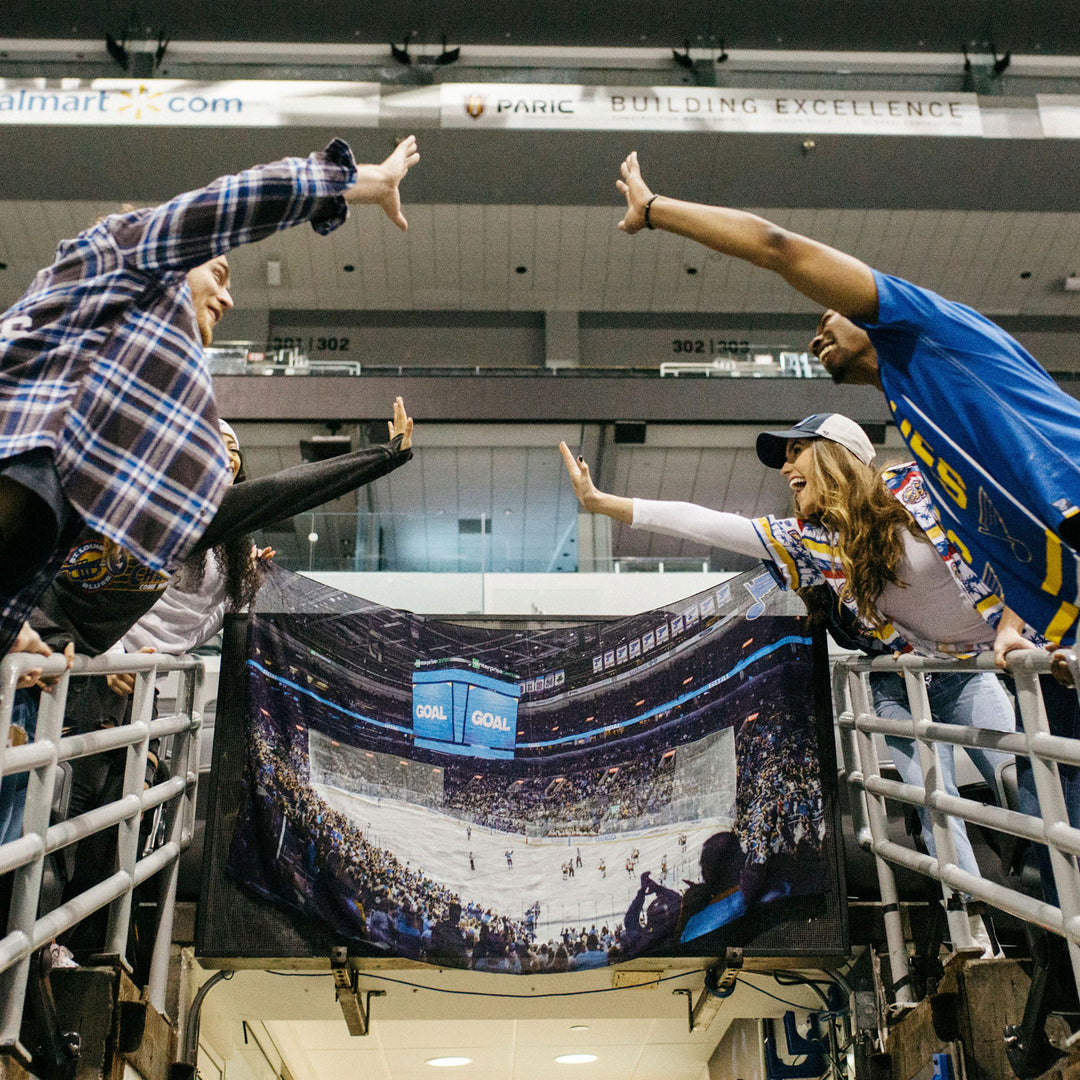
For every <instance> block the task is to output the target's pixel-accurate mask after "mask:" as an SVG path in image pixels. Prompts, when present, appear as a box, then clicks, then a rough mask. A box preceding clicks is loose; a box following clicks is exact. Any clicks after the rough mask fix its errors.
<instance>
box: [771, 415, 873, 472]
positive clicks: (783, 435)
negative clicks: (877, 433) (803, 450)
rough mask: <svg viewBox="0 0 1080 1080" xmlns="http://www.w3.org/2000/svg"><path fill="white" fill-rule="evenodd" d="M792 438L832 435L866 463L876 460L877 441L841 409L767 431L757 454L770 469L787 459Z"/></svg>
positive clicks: (821, 437)
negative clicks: (837, 411)
mask: <svg viewBox="0 0 1080 1080" xmlns="http://www.w3.org/2000/svg"><path fill="white" fill-rule="evenodd" d="M788 439H829V440H830V441H831V442H834V443H839V444H840V445H841V446H842V447H844V449H845V450H850V451H851V452H852V453H853V454H854V455H855V456H856V457H857V458H858V459H859V460H860V461H861V462H862V463H863V464H864V465H869V464H870V463H871V462H872V461H873V460H874V445H873V443H871V442H870V439H869V438H868V437H867V435H866V432H865V431H863V429H862V428H861V427H859V425H858V424H856V423H855V421H854V420H852V419H850V418H849V417H847V416H842V415H841V414H840V413H834V412H832V413H814V414H813V416H808V417H806V418H805V419H804V420H800V421H799V422H798V423H797V424H796V425H795V426H794V427H792V428H789V429H788V430H787V431H763V432H762V433H761V434H760V435H759V436H758V437H757V456H758V457H759V458H760V459H761V460H762V462H764V464H766V465H768V466H769V468H770V469H779V468H781V467H782V466H783V464H784V461H785V460H786V459H787V444H788Z"/></svg>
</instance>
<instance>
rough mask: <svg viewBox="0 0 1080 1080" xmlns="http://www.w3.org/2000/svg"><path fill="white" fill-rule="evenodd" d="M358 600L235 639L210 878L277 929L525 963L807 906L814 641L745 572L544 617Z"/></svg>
mask: <svg viewBox="0 0 1080 1080" xmlns="http://www.w3.org/2000/svg"><path fill="white" fill-rule="evenodd" d="M275 574H276V575H277V578H276V579H275V580H278V581H280V580H285V581H288V580H290V579H293V580H299V579H294V578H293V575H285V574H284V572H283V571H275ZM282 575H284V576H282ZM305 587H306V588H318V589H324V587H322V586H313V585H312V583H307V585H306V586H305ZM266 592H272V588H271V589H264V593H266ZM324 592H325V594H326V596H327V597H330V599H331V600H332V599H333V598H334V597H340V595H341V594H336V593H334V592H333V590H329V589H324ZM358 603H359V605H360V608H361V610H354V611H353V612H351V613H345V614H337V613H333V612H334V611H335V610H340V606H339V607H338V608H335V606H334V604H332V603H329V602H327V603H321V604H320V605H316V607H315V608H314V609H310V608H309V609H308V611H307V612H306V613H303V614H262V613H260V614H257V615H254V616H252V617H251V619H250V623H249V626H248V630H247V633H248V638H247V652H246V655H247V662H246V664H245V666H244V670H243V678H244V681H245V684H246V687H245V693H246V702H245V705H244V709H243V712H244V717H245V726H246V730H245V731H244V733H243V739H244V743H243V744H244V745H246V747H247V748H248V749H247V758H248V760H247V766H246V776H245V779H244V792H243V798H242V806H243V808H242V810H241V812H240V815H239V819H238V821H237V825H236V828H235V831H234V833H233V834H232V837H231V847H230V848H229V855H228V861H227V865H226V870H227V873H228V875H229V876H230V877H231V879H232V880H233V881H234V882H236V883H237V884H238V885H239V886H240V887H241V888H242V889H243V890H244V891H245V892H246V893H247V894H248V896H249V897H254V898H257V902H259V903H261V904H263V905H269V906H270V907H271V908H272V909H276V910H278V911H282V912H284V913H286V917H287V919H288V921H289V923H290V925H294V926H299V927H303V926H305V925H306V926H308V927H310V928H311V931H312V934H313V935H321V936H322V937H323V938H325V937H326V936H327V934H329V935H331V936H332V937H334V938H336V939H338V940H344V941H348V942H352V943H354V945H355V946H356V947H358V948H360V949H362V950H365V949H366V950H368V951H370V952H372V953H383V954H390V955H395V956H400V957H407V958H410V959H414V960H425V961H428V962H430V963H435V964H440V965H446V966H457V967H466V968H471V969H474V970H478V971H493V972H513V973H529V974H536V973H542V972H559V971H570V970H577V969H585V968H593V967H599V966H603V965H606V964H610V963H615V962H617V961H620V960H625V959H628V958H630V957H634V956H637V955H640V954H643V953H649V954H659V955H678V954H679V953H682V954H684V955H701V954H702V953H703V952H704V953H709V952H713V951H714V950H715V949H716V948H717V947H719V946H721V945H723V944H746V943H747V942H751V941H753V939H754V935H755V934H759V933H761V932H762V929H763V928H766V929H767V928H770V927H775V926H777V925H779V924H780V923H783V922H784V920H789V921H790V920H793V919H794V920H795V922H796V923H798V920H799V919H801V920H802V922H801V924H800V925H801V926H802V927H803V928H804V932H805V927H806V926H807V925H814V924H812V923H809V922H808V920H809V919H811V918H813V917H816V916H822V915H823V914H824V912H825V907H826V904H825V900H824V899H823V898H824V896H825V894H826V893H829V894H830V895H833V894H835V890H836V888H837V884H836V880H837V879H836V875H837V870H836V868H835V857H834V856H835V849H834V846H833V842H834V836H833V835H832V830H831V827H829V828H827V822H828V821H829V820H830V819H829V812H827V809H826V799H825V794H826V793H825V792H824V791H823V786H822V769H821V766H820V755H819V743H818V738H819V735H818V728H817V725H816V722H815V718H814V715H813V677H812V669H813V658H812V655H811V653H812V649H811V640H810V637H809V635H808V631H807V628H806V623H805V619H804V618H802V617H800V616H798V615H796V614H795V613H794V612H795V611H796V605H797V604H798V602H797V601H793V600H792V598H791V597H790V596H789V594H786V593H785V594H782V593H780V592H779V591H778V590H777V589H776V588H775V587H774V585H773V581H772V579H771V578H770V577H769V575H768V574H767V573H765V572H764V570H763V569H759V570H758V571H756V572H751V573H748V574H743V575H742V576H740V577H737V578H734V579H732V580H731V581H729V582H727V583H725V584H724V585H721V586H717V587H714V588H711V589H709V590H707V591H706V592H702V593H699V594H697V595H696V596H692V597H689V598H688V599H686V600H684V601H681V602H679V603H677V604H673V605H671V606H669V607H667V608H662V609H659V610H655V611H649V612H645V613H643V614H641V615H635V616H632V617H630V618H623V619H617V620H609V621H600V622H591V623H587V624H583V625H581V626H575V627H570V628H566V627H563V628H558V629H551V630H529V631H521V630H494V629H488V628H484V629H478V628H473V627H468V626H461V625H456V624H452V623H447V622H445V621H441V620H434V619H430V618H425V617H422V616H417V615H412V614H410V613H408V612H404V611H398V610H394V609H390V608H383V607H378V606H376V605H372V604H368V603H367V602H364V601H361V602H358ZM260 606H261V605H260ZM312 610H314V611H315V612H316V613H314V614H313V613H311V612H312ZM319 611H321V612H324V613H322V614H319V613H318V612H319ZM827 730H831V729H827ZM829 752H831V750H827V751H826V753H829ZM827 787H828V785H827ZM830 806H831V804H830ZM830 812H831V811H830ZM830 852H832V854H830ZM835 906H836V907H839V905H835ZM819 943H820V935H818V936H817V937H816V938H815V945H818V944H819ZM774 951H776V952H781V953H782V952H784V951H790V950H785V949H784V948H783V946H782V945H779V946H776V947H775V948H774Z"/></svg>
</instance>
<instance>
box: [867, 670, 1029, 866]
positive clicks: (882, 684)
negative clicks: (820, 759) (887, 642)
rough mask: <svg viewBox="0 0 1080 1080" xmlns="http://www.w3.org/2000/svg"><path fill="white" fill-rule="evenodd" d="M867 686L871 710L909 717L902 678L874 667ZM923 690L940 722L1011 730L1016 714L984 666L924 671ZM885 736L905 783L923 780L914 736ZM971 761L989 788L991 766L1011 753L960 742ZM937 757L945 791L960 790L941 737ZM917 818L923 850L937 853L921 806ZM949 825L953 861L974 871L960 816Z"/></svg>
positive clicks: (915, 784)
mask: <svg viewBox="0 0 1080 1080" xmlns="http://www.w3.org/2000/svg"><path fill="white" fill-rule="evenodd" d="M870 687H871V689H872V691H873V694H874V710H875V711H876V712H877V714H878V715H879V716H881V717H884V718H886V719H889V720H910V719H911V713H910V711H909V710H908V699H907V693H906V692H905V690H904V680H903V678H902V676H900V675H893V674H890V673H886V672H874V673H873V674H871V676H870ZM926 692H927V697H928V698H929V699H930V714H931V716H932V717H933V719H934V720H935V722H937V723H939V724H960V725H963V726H966V727H977V728H989V729H990V730H992V731H1015V730H1016V714H1015V712H1014V711H1013V707H1012V702H1011V701H1010V700H1009V696H1008V694H1006V693H1005V689H1004V688H1003V687H1002V685H1001V683H1000V681H999V680H998V677H997V676H996V675H992V674H990V673H989V672H979V673H976V674H968V673H960V672H957V673H955V674H948V673H944V674H941V673H937V672H935V673H934V674H932V675H927V676H926ZM885 742H886V744H887V745H888V747H889V750H890V751H891V752H892V760H893V764H894V765H895V766H896V769H897V771H898V772H899V773H900V777H901V779H902V780H903V781H904V783H905V784H910V785H912V786H913V787H922V786H923V775H922V766H921V765H920V764H919V750H918V747H917V746H916V745H915V741H914V740H913V739H902V738H898V737H896V736H892V735H889V736H886V738H885ZM964 750H965V752H966V753H967V755H968V757H969V758H970V759H971V762H972V764H973V765H974V766H975V767H976V768H977V769H978V770H979V772H980V773H982V775H983V778H984V779H985V780H986V782H987V783H988V784H989V785H990V789H991V790H992V791H994V792H996V791H997V787H996V785H995V782H994V770H995V769H996V768H997V766H998V765H999V764H1001V763H1002V762H1004V761H1008V760H1010V759H1011V757H1012V755H1011V754H1003V753H1000V752H998V751H996V750H977V749H974V748H970V747H964ZM938 758H939V760H940V761H941V783H942V787H943V788H944V790H945V792H946V793H947V794H949V795H957V794H959V793H958V791H957V788H956V769H955V765H954V762H953V748H952V747H951V746H949V745H947V744H945V743H939V744H938ZM919 817H920V819H921V821H922V838H923V843H924V844H925V845H926V850H927V851H928V852H930V854H931V855H936V853H937V852H936V848H935V845H934V835H933V832H932V831H931V826H930V815H929V814H928V813H927V811H926V810H919ZM948 822H949V830H950V832H951V833H952V838H953V845H954V846H955V848H956V862H957V865H958V866H959V867H960V869H961V870H966V871H967V872H968V873H969V874H979V873H980V871H979V864H978V863H977V862H976V861H975V853H974V852H973V851H972V850H971V841H970V840H969V839H968V835H967V827H966V826H965V824H964V822H963V821H962V820H961V819H960V818H954V817H949V818H948Z"/></svg>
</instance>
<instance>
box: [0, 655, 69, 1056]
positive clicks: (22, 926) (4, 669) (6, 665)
mask: <svg viewBox="0 0 1080 1080" xmlns="http://www.w3.org/2000/svg"><path fill="white" fill-rule="evenodd" d="M18 663H19V661H18V660H16V659H15V658H14V657H12V658H11V659H5V660H4V662H3V664H0V681H2V682H3V685H4V687H5V690H6V692H5V693H4V694H3V695H2V701H3V715H4V720H3V722H2V723H0V729H2V730H4V731H10V725H11V710H12V706H13V704H14V701H15V684H16V682H17V681H18V673H17V666H16V665H17V664H18ZM23 666H26V665H25V663H24V664H23ZM69 678H70V676H69V675H68V673H67V672H66V671H65V672H64V674H63V675H61V676H60V680H59V682H58V683H57V685H56V686H55V687H54V689H53V690H52V692H51V693H42V694H41V700H40V702H39V704H38V715H37V723H36V725H35V731H34V742H35V743H39V742H40V743H46V744H48V745H49V746H50V747H51V748H52V754H51V755H50V756H49V758H48V760H46V761H45V762H44V764H42V765H39V766H37V767H36V768H34V769H32V770H31V771H30V775H29V777H28V780H27V785H26V804H25V809H24V810H23V836H35V837H37V839H38V842H39V846H38V850H37V853H36V855H35V856H34V858H33V860H32V861H30V862H28V863H27V864H26V865H24V866H20V867H19V868H18V869H17V870H15V871H14V873H13V874H12V883H11V908H10V910H9V912H8V925H7V932H8V933H9V934H12V933H17V934H20V935H22V936H23V937H24V938H25V941H26V944H27V946H28V949H27V953H26V955H25V956H24V957H23V958H22V959H21V960H19V961H17V962H16V963H15V964H13V965H12V966H11V967H10V968H8V970H7V971H5V972H3V973H2V974H0V1045H4V1046H11V1045H13V1044H14V1043H16V1042H17V1041H18V1038H19V1028H20V1026H21V1025H22V1013H23V999H24V998H25V996H26V984H27V980H28V979H29V977H30V952H29V946H30V945H31V944H32V943H33V938H34V923H35V921H36V919H37V909H38V896H39V894H40V892H41V875H42V870H43V868H44V865H45V837H46V834H47V833H48V831H49V818H50V815H51V813H52V797H53V787H54V785H55V782H56V744H57V743H58V742H59V741H60V732H61V729H62V727H63V723H64V707H65V705H66V703H67V689H68V679H69Z"/></svg>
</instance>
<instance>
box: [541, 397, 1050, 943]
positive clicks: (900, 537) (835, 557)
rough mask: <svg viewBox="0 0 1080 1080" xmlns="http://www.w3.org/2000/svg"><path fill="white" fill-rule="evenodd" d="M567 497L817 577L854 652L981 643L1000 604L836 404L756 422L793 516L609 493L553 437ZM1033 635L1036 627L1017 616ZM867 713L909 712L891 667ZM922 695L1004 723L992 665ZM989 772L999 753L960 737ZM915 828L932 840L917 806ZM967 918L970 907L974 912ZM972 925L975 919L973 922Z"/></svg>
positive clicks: (956, 649) (960, 841)
mask: <svg viewBox="0 0 1080 1080" xmlns="http://www.w3.org/2000/svg"><path fill="white" fill-rule="evenodd" d="M559 449H560V450H561V452H562V455H563V458H564V460H565V462H566V468H567V471H568V472H569V474H570V480H571V483H572V484H573V486H574V492H575V493H576V495H577V497H578V500H579V501H580V503H581V505H582V506H583V507H584V508H585V509H586V510H588V511H590V512H591V513H597V514H605V515H607V516H608V517H611V518H613V519H615V520H616V521H621V522H624V523H626V524H628V525H630V526H632V527H633V528H638V529H647V530H649V531H651V532H659V533H665V534H667V535H670V536H678V537H681V538H683V539H687V540H694V541H697V542H698V543H702V544H706V545H708V546H710V547H720V548H724V549H726V550H728V551H735V552H739V553H741V554H744V555H751V556H753V557H755V558H759V559H762V560H763V561H764V562H765V563H766V565H767V566H769V567H770V568H771V569H772V570H773V573H774V576H775V577H776V578H777V581H778V582H779V584H780V585H781V587H783V588H787V589H799V590H803V589H808V588H810V587H812V586H826V587H827V588H828V589H829V590H831V593H832V594H833V600H834V602H833V604H832V605H831V606H832V609H833V610H832V612H831V613H830V615H831V621H832V623H833V625H838V626H840V627H843V628H844V630H845V631H846V632H847V634H848V636H849V638H850V640H851V644H852V647H854V648H860V649H862V650H864V651H865V652H868V653H883V654H890V653H898V652H915V653H919V654H921V655H924V656H934V657H941V656H945V657H947V656H957V655H963V654H970V653H974V652H981V651H984V650H992V649H993V648H994V638H995V627H996V626H997V623H998V622H999V621H1000V619H1001V617H1002V615H1003V613H1004V611H1005V608H1004V606H1003V604H1002V603H1001V601H1000V600H999V599H998V598H997V597H996V596H994V595H993V594H992V593H991V592H990V590H989V589H988V588H987V587H986V586H985V585H984V584H983V582H982V581H981V580H980V579H979V578H978V577H977V576H976V575H975V573H974V572H973V571H972V570H971V568H970V567H969V566H968V565H967V563H965V562H964V559H963V557H962V555H961V552H960V551H959V550H958V548H957V546H956V545H955V544H953V543H952V542H951V541H950V540H949V539H948V538H947V537H946V536H945V534H944V533H943V531H942V529H941V527H940V525H939V524H938V522H937V520H936V518H935V517H934V513H933V508H932V504H931V502H930V499H929V496H928V495H927V492H926V489H925V485H924V484H923V480H922V476H921V474H920V472H919V469H918V467H917V466H916V465H915V464H914V463H911V462H909V463H907V464H904V465H899V466H895V467H893V468H889V469H886V470H885V471H884V472H880V471H878V470H877V469H876V468H874V465H873V461H874V448H873V446H872V444H871V443H870V440H869V439H868V438H867V436H866V434H865V432H863V430H862V428H860V427H859V425H858V424H856V423H855V422H854V421H853V420H850V419H849V418H848V417H846V416H841V415H840V414H839V413H819V414H816V415H814V416H808V417H806V418H805V419H804V420H801V421H800V422H799V423H798V424H796V425H795V426H794V427H792V428H790V429H789V430H786V431H769V432H763V433H762V434H761V435H759V436H758V440H757V452H758V457H759V458H760V459H761V460H762V462H763V463H764V464H765V465H767V466H769V467H770V468H774V469H779V470H780V471H781V472H782V473H783V474H784V476H785V477H787V480H788V483H789V486H790V488H791V492H792V495H793V497H794V502H795V514H796V516H794V517H789V518H776V517H761V518H745V517H740V516H739V515H737V514H728V513H723V512H720V511H717V510H710V509H707V508H706V507H703V506H697V505H695V504H693V503H683V502H657V501H650V500H645V499H630V498H622V497H620V496H616V495H609V494H606V493H604V492H601V491H598V490H597V488H596V487H595V485H594V484H593V481H592V478H591V476H590V475H589V467H588V465H587V464H586V463H585V461H584V460H583V459H582V458H580V457H578V458H575V457H574V456H573V454H571V452H570V450H569V448H568V447H567V446H566V444H565V443H562V444H560V447H559ZM1024 633H1025V636H1026V637H1027V638H1028V639H1029V640H1031V641H1033V642H1034V643H1036V644H1042V639H1040V638H1039V637H1038V635H1037V634H1036V633H1035V632H1034V631H1033V630H1031V628H1030V627H1025V628H1024ZM871 683H872V686H873V691H874V701H875V706H876V709H877V711H878V713H879V714H880V715H882V716H885V717H890V718H895V719H899V718H905V719H906V718H910V713H909V712H908V709H907V695H906V694H905V692H904V688H903V683H902V681H901V679H900V678H899V677H898V676H895V675H891V674H881V675H878V674H875V675H874V676H873V677H872V679H871ZM928 684H929V685H928V687H927V690H928V693H929V696H930V706H931V709H932V710H933V712H934V715H935V717H936V719H937V720H938V721H939V722H943V723H955V724H964V725H967V726H974V727H984V728H992V729H995V730H998V731H1013V730H1014V729H1015V715H1014V713H1013V709H1012V705H1011V703H1010V701H1009V699H1008V696H1007V695H1006V694H1005V692H1004V690H1003V689H1002V687H1001V685H1000V684H999V682H998V680H997V678H996V676H994V675H992V674H975V675H972V674H968V673H958V674H945V675H934V676H932V677H930V678H929V679H928ZM887 741H888V743H889V747H890V750H891V751H892V755H893V761H894V764H895V765H896V767H897V769H898V770H899V772H900V775H901V777H902V778H903V780H904V782H905V783H908V784H913V785H916V786H919V787H922V785H923V780H922V773H921V770H920V767H919V763H918V760H917V757H916V751H915V746H914V744H913V742H912V741H911V740H910V739H899V738H890V739H888V740H887ZM968 754H969V757H971V759H972V761H973V763H974V764H975V765H976V767H977V768H978V769H979V771H980V772H981V773H982V774H983V776H984V777H986V778H987V780H988V782H990V783H991V784H992V783H993V777H994V768H995V766H996V765H997V764H998V763H999V762H1001V761H1003V760H1005V759H1006V755H1004V754H1000V753H996V752H994V751H989V750H969V751H968ZM940 756H941V762H942V772H943V776H942V779H943V783H944V786H945V789H946V790H947V791H948V792H949V793H950V794H956V780H955V772H954V767H953V759H952V752H951V748H950V747H947V746H942V747H941V748H940ZM950 828H951V830H952V834H953V840H954V842H955V845H956V852H957V861H958V864H959V866H960V867H961V868H962V869H964V870H966V871H967V872H969V873H971V874H975V875H978V874H979V869H978V864H977V863H976V861H975V857H974V854H973V852H972V849H971V843H970V841H969V840H968V837H967V831H966V829H965V827H964V823H963V822H962V821H961V820H959V819H957V818H951V819H950ZM922 832H923V839H924V841H925V843H926V846H927V849H928V850H929V851H930V852H931V853H933V852H934V839H933V834H932V832H931V829H930V822H929V820H928V815H926V814H925V813H923V814H922ZM976 918H977V917H976ZM973 930H974V931H975V932H976V936H977V937H980V936H981V935H980V934H979V931H982V932H983V934H985V931H983V928H982V926H981V923H978V924H976V925H974V926H973Z"/></svg>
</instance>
